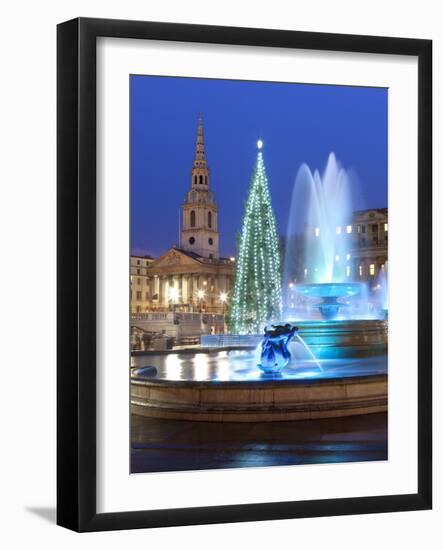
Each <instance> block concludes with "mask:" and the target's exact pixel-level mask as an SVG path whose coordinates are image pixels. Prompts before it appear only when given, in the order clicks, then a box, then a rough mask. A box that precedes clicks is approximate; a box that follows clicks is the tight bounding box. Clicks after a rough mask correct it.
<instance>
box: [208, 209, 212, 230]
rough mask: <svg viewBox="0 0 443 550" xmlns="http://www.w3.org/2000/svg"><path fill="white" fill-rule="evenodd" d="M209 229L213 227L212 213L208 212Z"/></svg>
mask: <svg viewBox="0 0 443 550" xmlns="http://www.w3.org/2000/svg"><path fill="white" fill-rule="evenodd" d="M208 227H212V212H208Z"/></svg>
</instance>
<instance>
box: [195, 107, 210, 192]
mask: <svg viewBox="0 0 443 550" xmlns="http://www.w3.org/2000/svg"><path fill="white" fill-rule="evenodd" d="M192 187H193V188H194V189H195V188H197V189H199V190H201V191H207V190H208V188H209V168H208V166H207V164H206V156H205V142H204V139H203V122H202V115H201V113H199V114H198V128H197V143H196V145H195V159H194V165H193V167H192Z"/></svg>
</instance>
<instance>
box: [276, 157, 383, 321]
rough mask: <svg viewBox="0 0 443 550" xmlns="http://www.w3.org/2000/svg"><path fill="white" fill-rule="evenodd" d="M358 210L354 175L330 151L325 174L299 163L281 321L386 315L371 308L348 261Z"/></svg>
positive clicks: (359, 203)
mask: <svg viewBox="0 0 443 550" xmlns="http://www.w3.org/2000/svg"><path fill="white" fill-rule="evenodd" d="M362 206H363V201H362V194H361V192H360V189H359V185H358V180H357V178H356V176H355V175H354V174H352V172H351V171H350V170H346V169H345V168H344V167H343V166H342V165H341V164H340V163H339V162H338V161H337V159H336V157H335V154H334V153H330V154H329V157H328V161H327V164H326V167H325V170H324V172H323V174H320V172H319V171H318V170H315V171H314V172H312V171H311V169H310V168H309V166H308V165H307V164H302V165H301V167H300V168H299V170H298V173H297V176H296V179H295V183H294V187H293V191H292V198H291V206H290V211H289V217H288V226H287V234H286V248H285V257H284V274H283V288H284V309H285V320H288V321H297V320H307V319H312V318H316V317H319V316H320V317H321V318H323V319H325V320H332V319H378V318H383V317H384V313H383V310H384V308H383V307H382V306H381V305H380V304H377V305H376V307H374V303H373V302H372V301H371V300H370V298H371V297H370V293H369V291H368V288H367V283H363V282H360V281H358V279H359V273H355V269H356V265H355V262H354V261H353V258H352V251H353V245H354V242H355V239H354V235H353V231H354V230H355V227H354V226H353V224H352V216H353V211H354V210H358V209H361V208H362ZM385 287H386V285H384V288H385ZM378 288H380V289H381V288H382V284H380V286H379V287H378ZM381 294H382V292H380V295H381Z"/></svg>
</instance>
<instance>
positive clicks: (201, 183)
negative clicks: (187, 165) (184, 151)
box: [200, 176, 203, 185]
mask: <svg viewBox="0 0 443 550" xmlns="http://www.w3.org/2000/svg"><path fill="white" fill-rule="evenodd" d="M200 185H203V176H200Z"/></svg>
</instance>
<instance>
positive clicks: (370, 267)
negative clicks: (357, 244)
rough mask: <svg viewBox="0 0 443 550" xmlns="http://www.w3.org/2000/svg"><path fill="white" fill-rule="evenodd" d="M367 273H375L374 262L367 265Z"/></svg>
mask: <svg viewBox="0 0 443 550" xmlns="http://www.w3.org/2000/svg"><path fill="white" fill-rule="evenodd" d="M369 275H375V264H371V265H370V266H369Z"/></svg>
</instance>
